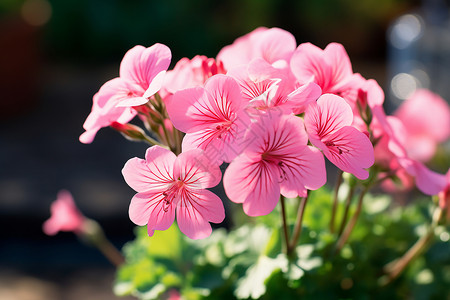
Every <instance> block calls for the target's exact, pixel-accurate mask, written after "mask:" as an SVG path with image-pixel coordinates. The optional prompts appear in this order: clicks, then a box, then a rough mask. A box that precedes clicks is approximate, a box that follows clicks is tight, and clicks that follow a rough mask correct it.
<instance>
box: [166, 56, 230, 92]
mask: <svg viewBox="0 0 450 300" xmlns="http://www.w3.org/2000/svg"><path fill="white" fill-rule="evenodd" d="M216 74H225V69H224V67H223V63H222V62H217V61H215V60H214V58H207V57H206V56H203V55H197V56H195V57H194V58H193V59H191V60H190V59H188V58H186V57H185V58H182V59H181V60H179V61H178V62H177V64H176V65H175V67H174V68H173V70H171V71H168V72H167V74H166V77H165V79H164V89H165V90H167V91H168V92H169V93H172V94H173V93H175V92H176V91H179V90H182V89H187V88H192V87H196V86H203V84H204V83H205V81H206V80H207V79H208V78H210V77H212V76H213V75H216Z"/></svg>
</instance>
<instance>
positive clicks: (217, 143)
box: [166, 75, 250, 163]
mask: <svg viewBox="0 0 450 300" xmlns="http://www.w3.org/2000/svg"><path fill="white" fill-rule="evenodd" d="M246 105H247V103H246V102H245V101H244V100H243V99H242V95H241V91H240V88H239V85H238V84H237V82H236V81H235V80H234V79H233V78H231V77H229V76H226V75H215V76H213V77H211V78H210V79H209V80H208V81H207V82H206V83H205V87H204V88H203V87H197V88H191V89H185V90H181V91H178V92H177V93H175V94H174V95H173V97H171V98H169V99H168V100H167V101H166V107H167V112H168V114H169V117H170V119H171V121H172V123H173V125H174V127H175V128H177V129H178V130H180V131H182V132H185V133H186V135H185V137H184V139H183V151H186V150H189V149H195V148H200V149H202V150H205V152H206V154H207V155H208V157H210V159H212V160H214V161H217V162H218V163H222V161H225V162H230V161H231V160H232V159H233V158H234V157H236V156H237V155H238V154H239V153H240V152H241V151H242V147H243V137H244V134H245V130H246V129H247V128H248V125H249V124H250V119H249V117H248V115H247V114H246V113H245V111H244V108H245V106H246Z"/></svg>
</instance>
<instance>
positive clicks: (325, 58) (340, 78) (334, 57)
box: [290, 43, 362, 103]
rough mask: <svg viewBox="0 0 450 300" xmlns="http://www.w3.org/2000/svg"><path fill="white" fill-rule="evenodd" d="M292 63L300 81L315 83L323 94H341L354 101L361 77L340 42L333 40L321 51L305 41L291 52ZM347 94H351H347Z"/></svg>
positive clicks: (292, 68) (292, 69) (349, 100)
mask: <svg viewBox="0 0 450 300" xmlns="http://www.w3.org/2000/svg"><path fill="white" fill-rule="evenodd" d="M290 66H291V71H292V73H294V75H295V77H296V78H297V80H298V82H299V83H300V84H305V83H308V82H315V83H317V84H318V85H319V86H320V88H321V89H322V93H324V94H325V93H332V94H337V95H340V96H342V97H344V98H345V100H347V101H348V102H350V103H352V102H354V101H355V97H356V89H355V88H356V87H357V86H359V85H360V82H361V79H362V77H361V76H360V75H359V74H353V71H352V65H351V63H350V59H349V57H348V55H347V52H346V51H345V49H344V47H343V46H342V45H341V44H338V43H331V44H328V46H327V47H326V48H325V49H324V50H322V49H320V48H319V47H317V46H315V45H313V44H311V43H303V44H301V45H299V46H298V47H297V49H296V50H295V52H294V54H293V55H292V58H291V62H290ZM347 94H348V95H352V96H351V97H346V95H347ZM353 94H354V95H353Z"/></svg>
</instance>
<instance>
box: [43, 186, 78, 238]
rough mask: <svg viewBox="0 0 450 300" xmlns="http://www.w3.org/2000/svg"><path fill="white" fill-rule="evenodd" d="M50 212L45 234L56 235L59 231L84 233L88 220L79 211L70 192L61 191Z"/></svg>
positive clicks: (44, 226) (44, 228)
mask: <svg viewBox="0 0 450 300" xmlns="http://www.w3.org/2000/svg"><path fill="white" fill-rule="evenodd" d="M50 210H51V216H50V219H48V220H47V221H45V222H44V225H43V227H42V229H43V230H44V232H45V234H48V235H55V234H56V233H58V232H59V231H73V232H75V233H80V232H81V231H82V228H83V222H84V220H85V219H86V218H85V217H84V216H83V215H82V214H81V212H80V211H79V210H78V208H77V207H76V205H75V202H74V201H73V197H72V195H71V194H70V193H69V192H68V191H66V190H61V191H59V193H58V196H57V198H56V200H55V201H54V202H53V203H52V205H51V207H50Z"/></svg>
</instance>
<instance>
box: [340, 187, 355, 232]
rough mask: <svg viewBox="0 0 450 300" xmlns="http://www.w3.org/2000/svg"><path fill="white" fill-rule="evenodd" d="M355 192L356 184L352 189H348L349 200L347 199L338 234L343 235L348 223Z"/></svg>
mask: <svg viewBox="0 0 450 300" xmlns="http://www.w3.org/2000/svg"><path fill="white" fill-rule="evenodd" d="M354 194H355V186H351V187H350V190H349V191H348V195H347V200H346V201H345V208H344V214H343V216H342V220H341V226H340V227H339V233H338V236H341V235H342V232H343V231H344V228H345V225H346V224H347V218H348V212H349V210H350V205H351V204H352V199H353V195H354Z"/></svg>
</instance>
